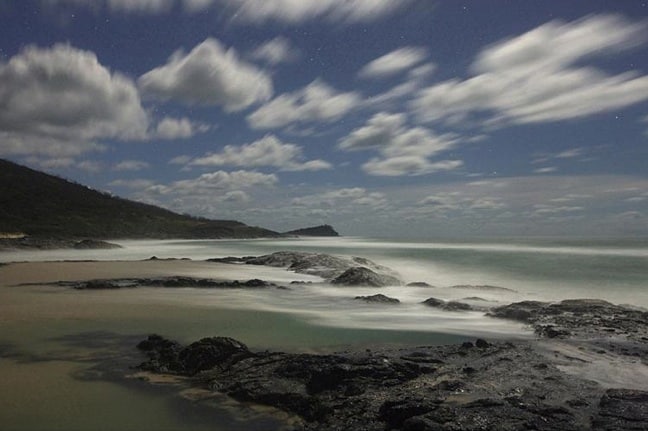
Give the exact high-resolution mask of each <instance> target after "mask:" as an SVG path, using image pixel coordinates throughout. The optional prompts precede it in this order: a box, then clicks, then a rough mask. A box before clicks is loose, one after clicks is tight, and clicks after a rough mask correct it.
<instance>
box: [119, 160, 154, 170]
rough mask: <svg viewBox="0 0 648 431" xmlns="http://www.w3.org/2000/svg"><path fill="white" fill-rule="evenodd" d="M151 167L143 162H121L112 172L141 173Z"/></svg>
mask: <svg viewBox="0 0 648 431" xmlns="http://www.w3.org/2000/svg"><path fill="white" fill-rule="evenodd" d="M150 167H151V165H150V163H148V162H145V161H143V160H123V161H121V162H119V163H117V164H116V165H115V166H114V167H113V170H115V171H141V170H144V169H148V168H150Z"/></svg>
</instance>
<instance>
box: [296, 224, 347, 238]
mask: <svg viewBox="0 0 648 431" xmlns="http://www.w3.org/2000/svg"><path fill="white" fill-rule="evenodd" d="M285 235H298V236H340V234H339V233H337V232H336V231H335V229H333V226H331V225H328V224H324V225H321V226H314V227H307V228H304V229H297V230H291V231H290V232H285Z"/></svg>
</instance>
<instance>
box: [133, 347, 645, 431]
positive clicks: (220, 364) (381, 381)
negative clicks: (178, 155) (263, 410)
mask: <svg viewBox="0 0 648 431" xmlns="http://www.w3.org/2000/svg"><path fill="white" fill-rule="evenodd" d="M469 344H470V346H473V347H472V348H468V345H466V347H461V346H459V345H450V346H428V347H416V348H399V349H393V350H390V349H379V350H376V349H372V350H362V351H356V352H345V353H336V354H322V355H312V354H295V353H293V354H291V353H280V352H260V353H254V352H250V351H249V350H248V349H247V347H245V345H244V344H242V343H240V342H238V341H236V340H232V339H230V338H226V337H213V338H206V339H203V340H200V341H199V342H197V343H193V344H191V345H189V346H187V347H182V346H180V345H178V344H177V343H174V342H172V341H169V340H165V339H163V338H162V337H159V336H151V337H149V338H148V339H147V340H144V341H143V342H141V343H140V346H139V347H140V349H141V350H142V351H143V352H144V353H145V354H146V355H147V357H149V358H150V359H149V361H147V362H145V363H143V364H142V366H141V367H142V368H143V369H148V370H151V371H157V372H170V373H172V374H178V375H181V376H193V375H195V376H196V377H195V378H194V379H191V380H189V381H190V382H194V384H195V385H198V386H199V387H201V388H205V387H207V388H211V390H213V391H217V392H219V393H222V394H225V395H228V396H230V397H232V398H234V399H236V400H238V401H241V402H246V403H255V404H262V405H267V406H272V407H275V408H277V409H280V410H283V411H285V412H286V413H288V414H290V415H297V416H299V417H300V418H301V419H302V421H303V423H301V424H300V425H299V426H298V429H303V430H305V431H315V430H317V431H333V430H347V429H348V430H351V429H353V430H356V429H357V430H365V431H367V430H372V431H378V430H385V429H386V430H389V429H399V430H402V431H403V430H446V431H450V430H482V429H507V430H518V429H538V430H545V431H558V430H566V429H569V430H572V429H582V430H585V429H597V430H603V429H610V430H613V429H614V430H617V429H618V430H622V429H623V430H625V429H629V430H633V429H648V407H647V406H648V392H643V391H628V390H608V391H605V389H603V388H602V387H601V386H599V385H598V384H596V383H594V382H591V381H587V380H579V379H578V378H576V377H574V376H572V375H568V374H565V373H564V372H562V371H561V370H560V368H559V367H555V366H547V364H546V361H547V359H546V358H545V357H544V356H542V355H539V354H538V352H537V351H536V350H534V349H533V348H531V347H530V344H528V343H525V342H517V343H515V344H514V343H492V344H491V343H489V342H487V341H485V340H482V339H478V340H477V341H475V343H474V344H473V343H469ZM486 349H487V350H486ZM431 365H433V366H431ZM184 388H185V387H184V386H183V387H182V389H184Z"/></svg>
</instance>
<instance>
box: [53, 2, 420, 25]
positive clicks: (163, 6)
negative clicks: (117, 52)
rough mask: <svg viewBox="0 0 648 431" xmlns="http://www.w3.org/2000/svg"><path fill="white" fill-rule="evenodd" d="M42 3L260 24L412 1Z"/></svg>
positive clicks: (376, 12)
mask: <svg viewBox="0 0 648 431" xmlns="http://www.w3.org/2000/svg"><path fill="white" fill-rule="evenodd" d="M42 1H43V2H44V3H45V4H51V5H57V4H60V3H70V4H74V5H77V6H86V7H90V8H95V9H96V8H99V7H101V6H102V5H106V6H107V7H108V8H109V9H110V10H111V11H115V12H129V13H151V14H158V13H163V12H170V11H172V10H173V6H174V5H181V6H182V9H183V10H184V11H186V12H188V13H196V12H201V11H203V10H206V9H208V8H210V7H215V6H216V5H219V6H220V7H221V8H222V9H224V10H225V11H226V12H227V13H228V14H229V15H230V16H231V18H232V21H241V22H244V23H247V22H251V23H260V22H264V21H268V20H275V21H280V22H284V23H294V24H297V23H300V22H303V21H306V20H310V19H314V18H318V17H323V18H326V19H327V20H329V21H334V22H336V23H340V22H343V23H349V22H366V21H373V20H376V19H379V18H382V17H384V16H387V15H389V14H391V13H393V12H395V11H397V10H399V9H401V8H403V7H404V6H405V5H407V4H408V3H410V2H411V0H42Z"/></svg>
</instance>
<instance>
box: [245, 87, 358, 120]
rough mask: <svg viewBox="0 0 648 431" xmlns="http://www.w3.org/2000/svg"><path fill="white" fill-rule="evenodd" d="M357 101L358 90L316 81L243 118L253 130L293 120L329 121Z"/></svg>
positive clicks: (345, 111)
mask: <svg viewBox="0 0 648 431" xmlns="http://www.w3.org/2000/svg"><path fill="white" fill-rule="evenodd" d="M360 104H361V97H360V95H359V94H358V93H355V92H348V93H341V92H338V91H337V90H335V89H334V88H333V87H331V86H329V85H328V84H326V83H324V82H323V81H320V80H315V81H313V82H312V83H310V84H309V85H308V86H306V87H304V88H302V89H301V90H297V91H295V92H292V93H285V94H282V95H280V96H278V97H276V98H275V99H273V100H271V101H270V102H268V103H266V104H265V105H263V106H261V107H260V108H259V109H257V110H256V111H255V112H253V113H252V114H250V115H248V117H247V120H248V123H249V124H250V126H251V127H252V128H254V129H275V128H279V127H283V126H287V125H289V124H293V123H311V122H316V123H317V122H324V123H326V122H331V121H334V120H337V119H339V118H340V117H342V116H343V115H345V114H347V113H348V112H350V111H351V110H353V109H354V108H356V107H358V106H359V105H360Z"/></svg>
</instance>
